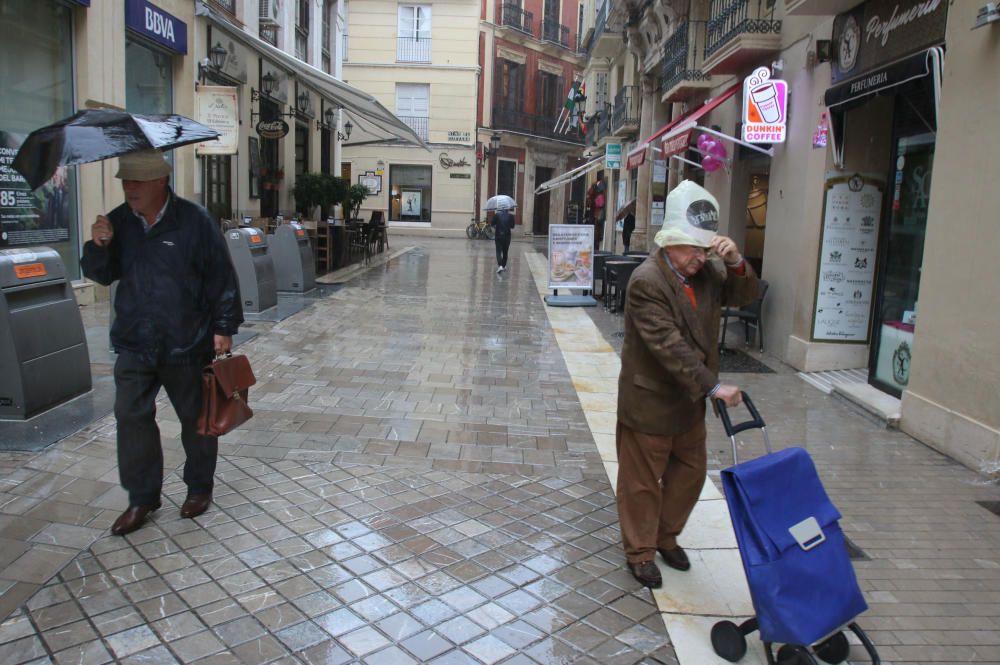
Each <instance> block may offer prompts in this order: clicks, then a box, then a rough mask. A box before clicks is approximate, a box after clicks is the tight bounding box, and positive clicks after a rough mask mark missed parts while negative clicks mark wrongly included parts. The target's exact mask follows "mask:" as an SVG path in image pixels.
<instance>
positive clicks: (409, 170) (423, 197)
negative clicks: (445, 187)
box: [389, 165, 432, 223]
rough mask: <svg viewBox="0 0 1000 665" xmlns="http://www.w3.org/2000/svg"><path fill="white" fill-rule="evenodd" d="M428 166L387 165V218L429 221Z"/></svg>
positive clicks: (429, 192)
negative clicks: (388, 197) (388, 199)
mask: <svg viewBox="0 0 1000 665" xmlns="http://www.w3.org/2000/svg"><path fill="white" fill-rule="evenodd" d="M431 171H432V168H431V167H430V166H402V165H392V166H390V167H389V192H390V208H389V219H390V220H391V221H394V222H427V223H430V221H431Z"/></svg>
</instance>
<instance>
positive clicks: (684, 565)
mask: <svg viewBox="0 0 1000 665" xmlns="http://www.w3.org/2000/svg"><path fill="white" fill-rule="evenodd" d="M657 552H659V553H660V556H662V557H663V560H664V561H666V562H667V565H668V566H670V567H671V568H673V569H674V570H681V571H684V570H688V569H689V568H691V562H690V561H689V560H688V556H687V553H686V552H685V551H684V548H683V547H681V546H680V545H676V546H675V547H673V548H671V549H669V550H668V549H662V548H661V549H658V550H657Z"/></svg>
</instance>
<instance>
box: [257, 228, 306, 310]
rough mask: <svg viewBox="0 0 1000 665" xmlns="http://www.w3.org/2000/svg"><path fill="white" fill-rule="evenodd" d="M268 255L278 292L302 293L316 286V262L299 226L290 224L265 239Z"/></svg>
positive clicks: (304, 231) (303, 230)
mask: <svg viewBox="0 0 1000 665" xmlns="http://www.w3.org/2000/svg"><path fill="white" fill-rule="evenodd" d="M267 251H268V252H270V253H271V258H272V259H273V260H274V274H275V279H276V281H277V284H278V290H279V291H293V292H295V293H305V292H306V291H311V290H312V289H313V288H315V286H316V261H315V259H314V258H313V251H312V245H311V244H310V243H309V236H308V235H307V234H306V230H305V229H304V228H302V225H300V224H298V223H296V222H291V223H289V224H282V225H281V226H278V227H277V228H275V229H274V235H268V236H267Z"/></svg>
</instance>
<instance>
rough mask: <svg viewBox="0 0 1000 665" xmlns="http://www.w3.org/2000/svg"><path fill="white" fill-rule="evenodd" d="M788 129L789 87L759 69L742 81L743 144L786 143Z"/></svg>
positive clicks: (769, 72) (767, 70) (764, 70)
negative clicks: (744, 142)
mask: <svg viewBox="0 0 1000 665" xmlns="http://www.w3.org/2000/svg"><path fill="white" fill-rule="evenodd" d="M787 127H788V83H787V82H786V81H782V80H780V79H772V78H771V70H769V69H768V68H767V67H758V68H757V69H755V70H754V72H753V74H751V75H750V76H748V77H746V79H744V81H743V140H744V141H746V142H747V143H784V142H785V133H786V130H787Z"/></svg>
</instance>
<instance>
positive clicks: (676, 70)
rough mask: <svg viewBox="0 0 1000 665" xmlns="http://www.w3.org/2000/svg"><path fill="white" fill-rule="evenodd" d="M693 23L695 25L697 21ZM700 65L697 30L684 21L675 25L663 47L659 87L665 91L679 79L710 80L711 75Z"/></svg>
mask: <svg viewBox="0 0 1000 665" xmlns="http://www.w3.org/2000/svg"><path fill="white" fill-rule="evenodd" d="M693 25H694V26H695V27H697V23H695V24H693ZM692 33H693V34H692ZM700 65H701V62H700V59H699V58H698V31H697V29H695V30H692V24H691V23H688V22H687V21H685V22H684V23H682V24H680V25H679V26H678V27H677V30H676V31H675V32H674V34H672V35H671V36H670V38H669V39H667V43H666V44H665V45H664V47H663V65H662V67H661V69H660V89H661V90H663V91H664V92H666V91H667V90H670V89H671V88H673V87H674V86H676V85H677V84H678V83H680V82H681V81H709V80H711V78H712V75H711V74H707V73H705V72H703V71H702V70H701V69H700Z"/></svg>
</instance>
